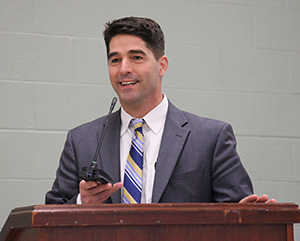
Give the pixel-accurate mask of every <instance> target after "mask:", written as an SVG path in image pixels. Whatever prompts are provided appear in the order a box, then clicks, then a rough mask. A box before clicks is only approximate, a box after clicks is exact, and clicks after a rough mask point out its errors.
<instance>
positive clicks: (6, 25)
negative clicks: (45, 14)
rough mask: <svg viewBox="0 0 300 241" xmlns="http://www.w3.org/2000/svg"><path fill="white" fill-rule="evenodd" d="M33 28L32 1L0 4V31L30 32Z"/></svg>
mask: <svg viewBox="0 0 300 241" xmlns="http://www.w3.org/2000/svg"><path fill="white" fill-rule="evenodd" d="M31 26H32V1H22V0H11V1H1V2H0V31H8V32H30V31H31Z"/></svg>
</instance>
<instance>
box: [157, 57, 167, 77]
mask: <svg viewBox="0 0 300 241" xmlns="http://www.w3.org/2000/svg"><path fill="white" fill-rule="evenodd" d="M158 61H159V76H160V77H162V76H163V75H164V74H165V73H166V72H167V69H168V66H169V60H168V58H167V56H166V55H163V56H161V57H160V58H159V60H158Z"/></svg>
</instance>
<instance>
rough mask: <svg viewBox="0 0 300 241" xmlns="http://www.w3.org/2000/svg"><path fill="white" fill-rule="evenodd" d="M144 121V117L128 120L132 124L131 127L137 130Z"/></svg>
mask: <svg viewBox="0 0 300 241" xmlns="http://www.w3.org/2000/svg"><path fill="white" fill-rule="evenodd" d="M144 123H145V120H144V119H134V118H132V120H131V121H130V124H131V125H133V129H134V130H135V131H137V129H138V128H142V126H143V124H144Z"/></svg>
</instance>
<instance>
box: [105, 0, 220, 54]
mask: <svg viewBox="0 0 300 241" xmlns="http://www.w3.org/2000/svg"><path fill="white" fill-rule="evenodd" d="M211 1H212V2H215V1H216V0H211ZM111 2H112V6H111V7H112V8H113V11H112V14H111V15H110V16H109V18H108V20H112V19H116V18H120V17H126V16H141V17H148V18H152V19H154V20H155V21H157V22H158V23H159V25H160V26H161V28H162V29H163V31H164V34H165V40H166V43H167V44H166V47H167V48H168V45H169V44H170V43H177V44H178V43H184V40H185V36H184V34H182V33H181V30H182V29H184V28H185V25H184V21H183V19H184V17H185V13H184V6H185V5H186V4H187V2H186V1H176V0H175V1H174V0H171V1H166V0H163V1H162V0H151V1H136V0H127V1H119V0H117V1H111Z"/></svg>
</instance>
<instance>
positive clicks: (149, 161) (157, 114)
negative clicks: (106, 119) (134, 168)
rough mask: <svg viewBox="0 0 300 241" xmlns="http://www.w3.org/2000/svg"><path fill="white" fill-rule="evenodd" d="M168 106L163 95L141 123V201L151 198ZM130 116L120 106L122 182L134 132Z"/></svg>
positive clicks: (145, 201) (147, 200)
mask: <svg viewBox="0 0 300 241" xmlns="http://www.w3.org/2000/svg"><path fill="white" fill-rule="evenodd" d="M168 106H169V103H168V100H167V97H166V95H164V98H163V100H162V102H161V103H160V104H159V105H158V106H157V107H155V108H154V109H153V110H152V111H150V112H149V113H148V114H147V115H146V116H144V117H143V119H144V120H145V123H144V125H143V134H144V165H143V187H142V197H141V203H151V200H152V190H153V182H154V175H155V164H156V161H157V156H158V152H159V147H160V143H161V138H162V134H163V131H164V126H165V122H166V116H167V111H168ZM132 118H133V117H132V116H130V115H129V114H128V113H126V111H125V110H124V109H123V108H121V121H122V124H121V132H120V172H121V173H120V175H121V181H122V183H124V172H125V166H126V161H127V157H128V154H129V150H130V147H131V139H132V136H133V132H134V130H133V127H132V126H130V125H129V124H130V121H131V119H132Z"/></svg>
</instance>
